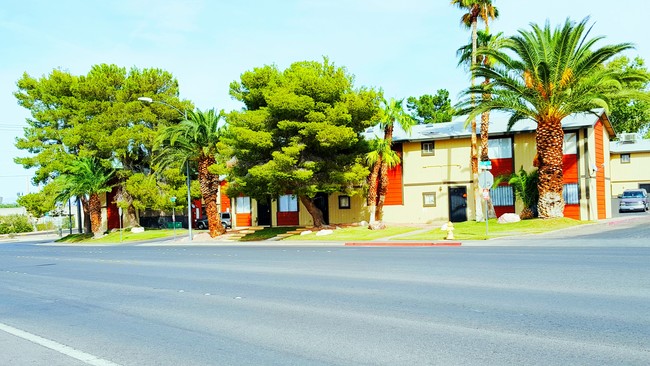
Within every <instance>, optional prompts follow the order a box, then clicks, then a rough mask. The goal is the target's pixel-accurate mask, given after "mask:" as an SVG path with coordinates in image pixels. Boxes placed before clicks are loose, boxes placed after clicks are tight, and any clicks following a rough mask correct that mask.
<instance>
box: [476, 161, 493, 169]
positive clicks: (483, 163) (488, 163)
mask: <svg viewBox="0 0 650 366" xmlns="http://www.w3.org/2000/svg"><path fill="white" fill-rule="evenodd" d="M478 168H479V169H484V170H490V169H492V161H490V160H485V161H479V162H478Z"/></svg>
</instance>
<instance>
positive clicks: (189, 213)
mask: <svg viewBox="0 0 650 366" xmlns="http://www.w3.org/2000/svg"><path fill="white" fill-rule="evenodd" d="M138 100H139V101H141V102H145V103H160V104H163V105H166V106H168V107H170V108H173V109H175V110H176V111H177V112H178V113H180V114H181V116H183V118H184V119H187V111H186V110H183V111H182V112H181V110H180V109H178V108H176V107H174V106H173V105H171V104H169V103H165V102H162V101H159V100H153V99H151V98H149V97H139V98H138ZM187 229H188V230H189V238H190V241H192V197H191V194H190V161H189V160H188V161H187Z"/></svg>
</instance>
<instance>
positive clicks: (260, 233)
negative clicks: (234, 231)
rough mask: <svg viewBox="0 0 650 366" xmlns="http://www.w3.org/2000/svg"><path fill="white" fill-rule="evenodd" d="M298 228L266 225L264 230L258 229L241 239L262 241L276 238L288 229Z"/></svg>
mask: <svg viewBox="0 0 650 366" xmlns="http://www.w3.org/2000/svg"><path fill="white" fill-rule="evenodd" d="M291 230H296V228H295V227H284V226H283V227H265V228H264V229H262V230H257V231H255V232H254V233H251V234H246V235H244V236H243V237H242V238H240V239H239V241H260V240H266V239H270V238H274V237H276V236H277V235H280V234H284V233H286V232H287V231H291Z"/></svg>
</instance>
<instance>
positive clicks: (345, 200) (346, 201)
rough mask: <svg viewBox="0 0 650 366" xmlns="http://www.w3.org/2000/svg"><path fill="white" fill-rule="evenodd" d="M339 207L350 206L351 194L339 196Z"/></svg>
mask: <svg viewBox="0 0 650 366" xmlns="http://www.w3.org/2000/svg"><path fill="white" fill-rule="evenodd" d="M339 208H347V209H349V208H350V196H339Z"/></svg>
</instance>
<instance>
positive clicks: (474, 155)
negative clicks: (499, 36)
mask: <svg viewBox="0 0 650 366" xmlns="http://www.w3.org/2000/svg"><path fill="white" fill-rule="evenodd" d="M451 4H452V5H455V6H456V7H458V8H459V9H461V10H463V11H467V13H465V14H463V16H462V17H461V19H460V22H461V24H463V25H465V26H466V27H467V28H470V29H471V31H472V52H471V66H472V67H473V66H474V65H476V62H477V55H476V51H477V42H478V41H477V38H478V31H477V23H478V18H479V17H480V18H481V19H483V20H484V21H485V24H486V27H487V24H488V19H490V18H491V19H494V18H496V17H497V16H498V11H497V9H496V8H495V7H494V6H493V5H492V0H452V1H451ZM474 79H475V74H474V72H472V75H471V80H472V82H471V86H472V87H473V86H474ZM470 124H471V138H470V143H471V148H470V165H471V168H472V182H473V191H474V203H475V213H476V214H475V217H476V221H482V220H483V215H482V210H481V198H480V197H481V196H480V191H479V186H478V146H477V139H476V118H472V119H471V120H470Z"/></svg>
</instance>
